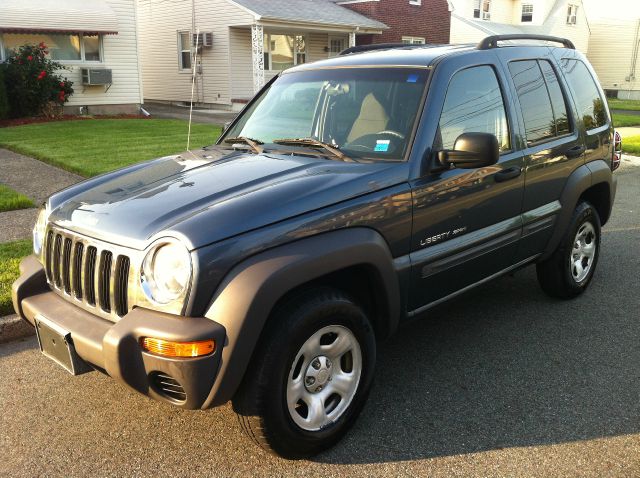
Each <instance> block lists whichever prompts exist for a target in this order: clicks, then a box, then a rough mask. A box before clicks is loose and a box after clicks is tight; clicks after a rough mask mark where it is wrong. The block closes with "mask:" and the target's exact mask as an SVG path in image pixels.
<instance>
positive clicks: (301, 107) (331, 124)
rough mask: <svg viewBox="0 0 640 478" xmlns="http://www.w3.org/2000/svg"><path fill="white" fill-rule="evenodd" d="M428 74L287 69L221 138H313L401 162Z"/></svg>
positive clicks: (269, 142) (268, 143) (357, 154)
mask: <svg viewBox="0 0 640 478" xmlns="http://www.w3.org/2000/svg"><path fill="white" fill-rule="evenodd" d="M427 74H428V70H427V69H425V68H389V67H386V68H337V69H331V68H327V69H317V70H308V71H299V72H291V73H285V74H283V75H282V76H281V77H280V78H278V79H277V80H276V81H275V82H274V83H273V84H272V85H271V86H270V87H269V89H267V90H266V91H265V92H263V94H262V95H261V97H260V98H258V99H257V100H256V101H255V102H254V103H253V104H252V105H251V106H250V107H249V108H248V109H247V111H245V113H244V114H243V115H242V117H241V118H240V119H239V120H238V121H237V123H236V124H235V125H233V126H232V127H231V128H230V129H229V131H228V132H227V133H226V134H225V136H226V137H227V138H231V137H244V138H250V139H251V140H253V141H258V142H260V143H263V144H264V145H265V149H267V150H268V149H270V148H276V149H277V145H275V144H274V142H278V141H279V140H284V139H297V138H313V139H315V140H318V141H321V142H323V143H326V144H328V145H331V146H333V147H335V148H337V149H339V150H340V151H341V152H343V153H344V154H345V155H347V156H349V157H353V158H366V159H377V160H402V159H404V156H405V153H406V150H407V147H408V144H409V142H410V139H411V134H412V131H413V127H414V124H415V121H416V116H417V113H418V108H419V106H420V104H421V100H422V95H423V92H424V88H425V82H426V79H427ZM307 146H309V144H307ZM312 147H313V146H312Z"/></svg>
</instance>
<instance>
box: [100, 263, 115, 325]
mask: <svg viewBox="0 0 640 478" xmlns="http://www.w3.org/2000/svg"><path fill="white" fill-rule="evenodd" d="M112 260H113V254H111V252H110V251H102V253H101V254H100V265H99V267H98V297H99V299H100V300H99V302H100V308H101V309H102V310H104V311H105V312H111V261H112Z"/></svg>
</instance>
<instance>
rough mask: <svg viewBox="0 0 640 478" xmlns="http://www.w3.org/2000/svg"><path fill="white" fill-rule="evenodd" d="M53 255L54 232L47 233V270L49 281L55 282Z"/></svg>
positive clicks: (45, 262)
mask: <svg viewBox="0 0 640 478" xmlns="http://www.w3.org/2000/svg"><path fill="white" fill-rule="evenodd" d="M52 254H53V231H49V232H48V233H47V243H46V244H45V261H44V264H45V270H46V273H47V280H48V281H49V282H53V264H52V262H51V260H52Z"/></svg>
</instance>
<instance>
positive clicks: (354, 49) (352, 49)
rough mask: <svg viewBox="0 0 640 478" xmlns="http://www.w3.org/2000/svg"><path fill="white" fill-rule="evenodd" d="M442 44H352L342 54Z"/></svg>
mask: <svg viewBox="0 0 640 478" xmlns="http://www.w3.org/2000/svg"><path fill="white" fill-rule="evenodd" d="M435 46H441V45H434V44H428V45H425V44H423V43H413V44H411V43H374V44H372V45H358V46H351V47H349V48H347V49H345V50H342V51H341V52H340V55H341V56H342V55H350V54H351V53H362V52H365V51H374V50H392V49H394V48H429V47H435Z"/></svg>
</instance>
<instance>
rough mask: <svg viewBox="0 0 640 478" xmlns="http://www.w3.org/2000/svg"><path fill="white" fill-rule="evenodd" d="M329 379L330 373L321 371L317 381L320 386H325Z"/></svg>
mask: <svg viewBox="0 0 640 478" xmlns="http://www.w3.org/2000/svg"><path fill="white" fill-rule="evenodd" d="M328 378H329V372H328V371H327V370H320V371H319V372H318V378H317V379H316V381H317V383H319V384H320V385H324V384H325V383H327V379H328Z"/></svg>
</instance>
